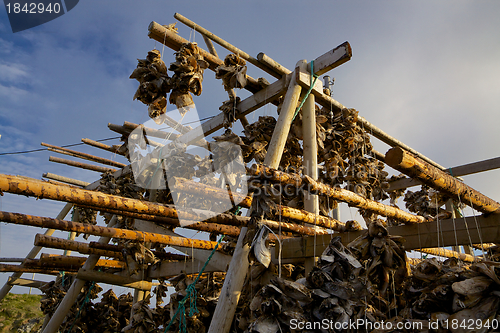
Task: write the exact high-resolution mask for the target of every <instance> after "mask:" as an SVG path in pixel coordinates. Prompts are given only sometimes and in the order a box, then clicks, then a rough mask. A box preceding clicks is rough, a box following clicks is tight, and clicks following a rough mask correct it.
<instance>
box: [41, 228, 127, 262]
mask: <svg viewBox="0 0 500 333" xmlns="http://www.w3.org/2000/svg"><path fill="white" fill-rule="evenodd" d="M34 244H35V246H41V247H45V248H50V249H59V250H70V251H76V252H78V253H81V254H97V255H99V256H103V257H115V258H122V257H123V255H122V253H121V252H117V251H109V250H101V249H94V248H91V247H90V246H89V244H88V243H84V242H78V241H74V240H69V239H63V238H58V237H53V236H47V235H42V234H37V235H35V240H34Z"/></svg>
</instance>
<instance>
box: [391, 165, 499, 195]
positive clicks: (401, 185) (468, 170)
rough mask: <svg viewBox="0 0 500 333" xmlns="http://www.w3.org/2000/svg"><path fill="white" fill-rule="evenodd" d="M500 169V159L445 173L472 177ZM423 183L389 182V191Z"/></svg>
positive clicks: (407, 180) (460, 167) (409, 179)
mask: <svg viewBox="0 0 500 333" xmlns="http://www.w3.org/2000/svg"><path fill="white" fill-rule="evenodd" d="M498 168H500V157H496V158H491V159H488V160H484V161H479V162H474V163H468V164H464V165H460V166H456V167H453V168H448V169H445V170H443V171H445V172H446V173H449V174H451V175H453V176H454V177H459V176H465V175H471V174H474V173H479V172H484V171H489V170H494V169H498ZM421 184H422V182H421V181H419V180H418V179H413V178H402V179H398V180H394V181H392V182H389V189H388V190H387V191H394V190H399V189H403V188H407V187H411V186H417V185H421Z"/></svg>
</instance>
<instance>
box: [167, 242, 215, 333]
mask: <svg viewBox="0 0 500 333" xmlns="http://www.w3.org/2000/svg"><path fill="white" fill-rule="evenodd" d="M222 239H224V235H222V237H221V238H220V239H219V240H218V241H217V244H216V245H215V247H214V249H213V250H212V252H211V253H210V255H209V256H208V259H207V261H205V264H204V265H203V267H202V268H201V270H200V272H199V273H198V276H197V277H196V279H195V280H194V281H193V283H191V284H190V285H189V286H187V288H186V292H187V294H186V296H184V298H183V299H182V300H181V301H180V302H179V307H178V308H177V311H176V312H175V314H174V317H173V318H172V319H171V320H170V323H168V326H167V327H166V328H165V331H164V333H166V332H167V331H168V330H169V328H170V326H172V324H173V322H174V320H175V318H176V317H177V315H178V314H179V313H180V315H179V317H180V318H179V322H180V325H179V332H181V333H184V332H187V329H186V327H187V325H186V306H185V304H186V302H187V300H188V299H189V308H190V310H189V316H190V317H192V316H194V314H195V313H198V312H199V311H198V309H197V308H196V288H195V286H196V284H197V283H198V280H199V279H200V276H201V274H203V271H204V270H205V268H206V267H207V265H208V263H209V262H210V259H212V256H213V255H214V253H215V250H217V248H218V247H219V244H220V243H221V242H222ZM181 311H182V312H181Z"/></svg>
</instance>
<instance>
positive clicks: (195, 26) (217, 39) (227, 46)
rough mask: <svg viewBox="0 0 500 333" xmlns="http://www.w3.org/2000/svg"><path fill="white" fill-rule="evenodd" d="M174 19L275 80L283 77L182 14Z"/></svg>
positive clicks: (176, 15) (177, 14) (176, 14)
mask: <svg viewBox="0 0 500 333" xmlns="http://www.w3.org/2000/svg"><path fill="white" fill-rule="evenodd" d="M174 18H176V19H177V20H179V21H180V22H182V23H184V24H185V25H187V26H188V27H190V28H192V29H194V30H196V31H198V32H199V33H201V34H202V35H203V36H204V37H207V38H209V39H211V40H213V41H214V42H216V43H217V44H219V45H220V46H222V47H223V48H225V49H226V50H229V51H231V52H233V53H235V54H237V55H239V56H240V57H242V58H243V59H245V60H246V61H248V62H249V63H251V64H253V65H255V66H256V67H258V68H260V69H262V70H263V71H265V72H266V73H268V74H270V75H272V76H274V77H275V78H278V79H279V78H281V76H282V75H283V73H279V72H277V71H275V70H273V69H271V68H268V67H266V66H264V65H262V64H261V63H260V62H259V61H258V60H257V59H255V58H254V57H252V56H251V55H249V54H248V53H246V52H244V51H242V50H240V49H239V48H237V47H236V46H234V45H231V44H229V43H228V42H226V41H225V40H223V39H222V38H220V37H218V36H216V35H214V34H213V33H211V32H210V31H208V30H207V29H205V28H203V27H200V26H199V25H198V24H196V23H194V22H193V21H191V20H189V19H188V18H186V17H184V16H182V15H181V14H179V13H175V15H174Z"/></svg>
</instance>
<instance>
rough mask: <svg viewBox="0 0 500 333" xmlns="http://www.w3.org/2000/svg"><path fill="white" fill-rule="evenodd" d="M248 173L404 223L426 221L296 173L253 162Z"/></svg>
mask: <svg viewBox="0 0 500 333" xmlns="http://www.w3.org/2000/svg"><path fill="white" fill-rule="evenodd" d="M248 173H249V174H250V175H253V176H258V177H261V178H263V179H266V180H268V181H273V182H279V183H281V184H289V185H292V186H295V187H300V188H302V189H303V190H304V191H308V192H309V193H311V194H318V195H324V196H327V197H330V198H333V199H335V200H338V201H342V202H346V203H348V204H349V205H350V206H353V207H358V208H361V209H366V210H369V211H371V212H374V213H377V214H379V215H382V216H387V217H392V218H394V219H397V220H400V221H402V222H405V223H423V222H425V221H427V220H426V218H424V217H423V216H419V215H413V214H410V213H407V212H406V211H404V210H401V209H399V208H397V207H393V206H388V205H384V204H382V203H380V202H377V201H374V200H369V199H366V198H364V197H362V196H360V195H358V194H356V193H354V192H351V191H348V190H345V189H342V188H337V187H333V186H329V185H326V184H323V183H320V182H317V181H315V180H313V179H312V178H311V177H308V176H303V177H301V176H300V175H298V174H291V173H286V172H282V171H279V170H276V169H271V168H268V167H265V166H263V165H257V164H254V165H253V166H252V168H251V169H250V170H249V171H248Z"/></svg>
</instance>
